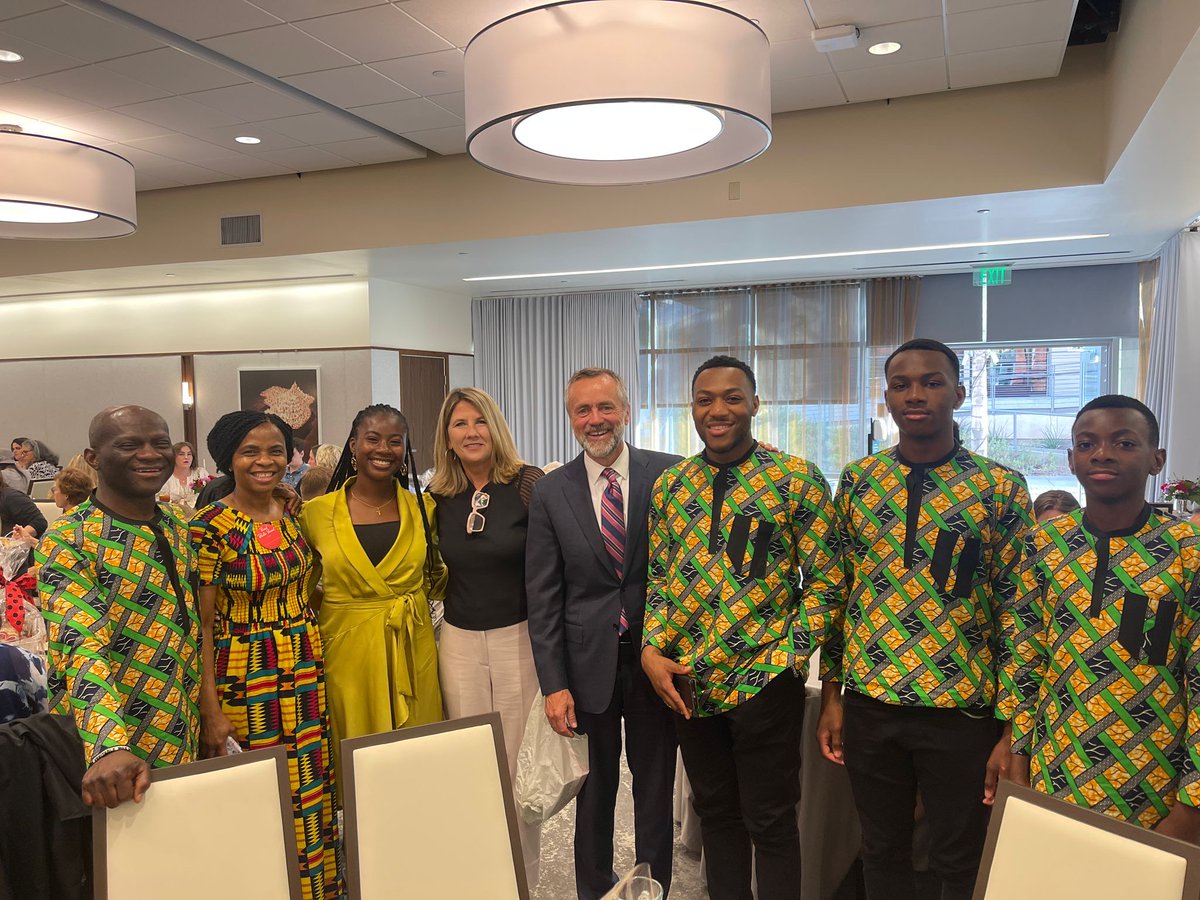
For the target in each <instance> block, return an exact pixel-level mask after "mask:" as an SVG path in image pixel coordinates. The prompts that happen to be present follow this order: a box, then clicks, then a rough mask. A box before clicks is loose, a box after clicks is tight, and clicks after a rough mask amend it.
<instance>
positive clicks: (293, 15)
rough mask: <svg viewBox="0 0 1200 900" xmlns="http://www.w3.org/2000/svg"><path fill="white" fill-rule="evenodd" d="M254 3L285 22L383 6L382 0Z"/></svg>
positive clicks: (257, 0)
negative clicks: (366, 7)
mask: <svg viewBox="0 0 1200 900" xmlns="http://www.w3.org/2000/svg"><path fill="white" fill-rule="evenodd" d="M253 2H254V5H255V6H258V7H261V8H262V9H265V10H266V11H267V12H269V13H271V14H272V15H275V16H278V17H279V18H281V19H283V20H284V21H285V22H299V21H300V20H301V19H314V18H316V17H317V16H328V15H330V14H331V13H339V12H346V11H347V10H350V9H362V8H363V7H365V6H383V5H384V3H382V2H380V0H253Z"/></svg>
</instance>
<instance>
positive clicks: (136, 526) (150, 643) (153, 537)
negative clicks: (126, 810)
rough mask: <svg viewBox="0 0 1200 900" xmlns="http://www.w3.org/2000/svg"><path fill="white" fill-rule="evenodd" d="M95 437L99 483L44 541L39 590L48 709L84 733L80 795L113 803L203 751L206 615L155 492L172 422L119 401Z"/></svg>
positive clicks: (169, 514) (165, 466)
mask: <svg viewBox="0 0 1200 900" xmlns="http://www.w3.org/2000/svg"><path fill="white" fill-rule="evenodd" d="M88 441H89V443H90V445H91V446H90V448H89V449H88V450H87V458H88V462H89V464H91V465H92V466H94V467H95V469H96V472H97V474H98V481H99V485H98V487H97V488H96V493H95V494H94V495H93V497H92V498H90V499H89V500H88V501H87V502H86V503H83V504H81V505H80V506H78V507H76V508H75V509H74V510H72V511H71V513H70V514H69V515H66V516H63V517H62V518H60V519H59V520H58V521H57V522H56V523H55V524H54V525H53V526H52V527H51V528H50V530H49V532H48V533H47V535H46V538H45V539H44V540H43V541H42V545H41V547H40V549H39V550H38V561H39V562H40V563H41V569H40V570H39V573H38V577H39V581H38V591H39V593H40V594H41V598H42V611H43V614H44V615H45V617H46V626H47V629H48V631H49V639H50V653H49V691H50V708H51V709H52V710H53V711H54V712H56V713H60V714H62V715H66V716H73V717H74V721H75V726H76V728H77V730H78V732H79V737H80V740H81V741H82V742H83V752H84V764H85V765H86V766H87V767H88V768H87V772H86V774H85V775H84V777H83V792H82V793H83V801H84V803H87V804H88V805H90V806H96V807H102V806H107V807H110V808H111V807H115V806H117V805H118V804H120V803H123V802H124V801H126V800H129V799H131V798H132V799H134V800H140V799H141V797H142V794H144V793H145V791H146V789H147V788H148V787H149V785H150V767H151V766H154V767H159V766H168V765H176V764H180V763H187V762H191V761H192V760H193V759H195V758H196V751H197V743H198V738H199V724H200V723H199V718H200V715H199V708H198V701H199V694H200V647H199V639H200V620H199V618H198V608H197V605H196V599H195V596H194V594H193V592H192V587H191V584H192V575H193V574H194V572H195V569H196V566H195V559H196V557H195V553H194V552H193V551H192V547H191V543H190V542H189V540H188V531H187V525H185V524H184V523H183V522H182V521H180V519H179V518H178V516H177V515H176V513H175V512H174V511H173V510H172V509H171V507H169V506H160V505H159V504H158V503H156V502H155V498H157V496H158V492H159V489H160V488H162V485H163V482H164V481H166V480H167V475H169V474H170V472H171V466H172V465H173V463H174V455H173V453H172V449H171V435H170V433H169V432H168V431H167V423H166V422H165V421H163V419H162V417H161V416H159V415H158V414H157V413H154V412H151V411H150V410H148V409H144V408H142V407H140V406H120V407H114V408H110V409H106V410H104V411H103V412H101V413H99V414H98V415H97V416H96V417H95V418H94V419H92V423H91V427H90V428H89V429H88ZM113 558H115V559H116V561H117V563H118V564H117V565H115V566H114V565H111V564H110V560H111V559H113ZM122 558H125V559H131V558H136V559H137V561H138V562H137V565H136V567H124V568H123V567H121V566H120V565H119V563H120V560H121V559H122ZM148 672H150V673H153V677H149V676H148V675H147V673H148Z"/></svg>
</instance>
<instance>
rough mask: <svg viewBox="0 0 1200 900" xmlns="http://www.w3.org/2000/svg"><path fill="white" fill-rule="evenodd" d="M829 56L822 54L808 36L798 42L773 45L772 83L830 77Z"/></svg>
mask: <svg viewBox="0 0 1200 900" xmlns="http://www.w3.org/2000/svg"><path fill="white" fill-rule="evenodd" d="M831 71H832V69H831V68H830V65H829V54H827V53H821V52H820V51H819V50H817V48H816V47H814V46H813V42H812V40H811V39H810V38H808V37H807V36H805V37H803V38H801V39H799V40H796V41H783V42H782V43H778V44H775V43H772V44H771V83H772V84H774V82H775V80H776V79H779V78H803V77H806V76H809V75H828V74H829V73H830V72H831Z"/></svg>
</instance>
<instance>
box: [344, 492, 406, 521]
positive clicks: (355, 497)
mask: <svg viewBox="0 0 1200 900" xmlns="http://www.w3.org/2000/svg"><path fill="white" fill-rule="evenodd" d="M350 499H351V500H358V502H359V503H361V504H362V505H363V506H365V507H366V508H367V509H373V510H375V515H377V516H379V517H380V518H383V508H384V507H385V506H387V505H388V504H389V503H391V502H392V501H393V500H394V499H396V498H395V497H388V498H387V499H386V500H384V501H383V502H382V503H380V504H379V505H378V506H372V505H371V504H370V503H368V502H367V501H366V500H362V499H360V498H359V496H358V495H357V494H355V493H354V491H351V492H350Z"/></svg>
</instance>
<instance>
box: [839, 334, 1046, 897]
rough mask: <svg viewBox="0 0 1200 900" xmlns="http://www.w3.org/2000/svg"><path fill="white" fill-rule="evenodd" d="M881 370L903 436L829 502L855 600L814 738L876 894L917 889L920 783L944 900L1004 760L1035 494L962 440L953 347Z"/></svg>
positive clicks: (854, 473) (903, 351)
mask: <svg viewBox="0 0 1200 900" xmlns="http://www.w3.org/2000/svg"><path fill="white" fill-rule="evenodd" d="M884 372H885V375H886V378H887V389H886V400H887V405H888V410H889V412H890V413H891V414H892V418H893V419H894V420H895V422H896V425H897V427H898V428H899V431H900V441H899V444H898V445H897V446H896V447H891V448H888V449H887V450H883V451H880V452H879V453H876V454H874V455H872V456H868V457H866V458H864V459H860V460H858V461H857V462H854V463H851V464H850V465H849V466H847V467H846V470H845V471H844V472H843V473H842V478H841V484H840V486H839V488H838V494H837V497H836V498H835V500H834V507H835V509H836V515H837V525H838V531H839V534H840V537H841V540H842V550H843V553H844V556H843V561H844V564H845V569H846V578H847V580H848V583H849V593H848V597H849V599H848V603H847V606H846V611H845V625H844V633H843V636H842V639H839V640H836V641H831V642H830V644H829V645H827V646H826V648H824V649H823V650H822V655H821V677H822V679H823V680H824V682H825V684H824V688H823V696H822V711H821V723H820V725H819V726H818V729H817V731H818V740H819V741H820V743H821V749H822V752H823V753H824V754H825V756H826V757H828V758H829V759H831V760H832V761H834V762H836V763H844V765H845V766H846V769H847V771H848V773H849V775H850V784H851V788H852V790H853V792H854V802H855V806H856V807H857V808H858V814H859V819H860V820H861V821H862V828H863V874H864V878H865V881H866V888H867V897H868V898H869V900H912V898H914V897H915V896H916V886H915V882H914V874H913V868H912V832H913V811H914V807H915V804H916V797H917V792H918V790H919V791H920V795H921V798H922V800H923V801H924V806H925V813H926V819H927V821H928V823H929V831H930V838H931V847H930V853H929V861H930V866H931V868H932V869H933V871H934V872H935V873H936V874H937V875H938V876H939V877H940V879H941V882H942V894H941V896H942V900H952V898H954V900H960V898H961V900H966V898H969V897H970V896H971V891H972V888H973V886H974V883H975V875H976V873H977V871H978V868H979V858H980V855H981V853H982V850H983V840H984V837H985V833H986V830H987V809H986V807H985V806H984V797H985V790H986V789H987V783H990V784H991V785H994V783H995V780H996V778H997V777H998V771H999V768H1000V764H1001V762H1002V761H1006V760H1007V759H1008V741H1007V737H1006V736H1002V729H1001V723H1000V722H999V721H997V720H998V719H1004V718H1007V716H1005V714H1004V713H1003V712H1002V711H998V710H997V709H996V708H995V706H994V704H995V700H996V673H997V662H998V660H999V657H1000V648H1001V643H1002V642H1001V628H1000V626H999V625H998V624H997V623H998V622H1002V621H1004V619H1005V617H1006V616H1007V617H1011V607H1012V604H1013V601H1014V599H1015V596H1016V589H1017V576H1016V570H1017V563H1018V561H1019V559H1020V555H1021V547H1022V542H1023V541H1024V537H1025V532H1026V530H1027V528H1028V527H1029V523H1030V519H1031V514H1030V507H1029V492H1028V491H1027V490H1026V487H1025V481H1024V479H1023V478H1022V477H1021V475H1020V474H1019V473H1017V472H1014V471H1013V470H1011V469H1009V468H1006V467H1005V466H1002V465H1000V464H999V463H996V462H994V461H992V460H990V459H987V458H985V457H982V456H978V455H977V454H975V453H972V452H970V451H969V450H967V449H965V448H964V447H962V446H961V445H960V444H959V443H958V441H957V439H956V437H955V432H954V410H955V409H957V408H958V407H959V406H960V405H962V402H963V399H964V390H963V386H962V384H961V383H960V382H959V363H958V356H957V355H956V354H955V353H954V351H953V350H951V349H950V348H949V347H947V346H946V345H945V344H942V343H939V342H938V341H932V340H927V339H917V340H914V341H909V342H908V343H906V344H903V345H902V346H900V347H899V348H898V349H897V350H896V351H895V352H894V353H893V354H892V355H891V356H890V357H889V358H888V360H887V362H886V364H885V365H884ZM843 686H844V687H845V697H844V699H843V697H842V696H841V689H842V687H843ZM843 721H844V725H843ZM843 734H844V738H845V749H844V752H843V746H842V744H843ZM985 782H987V783H985Z"/></svg>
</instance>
